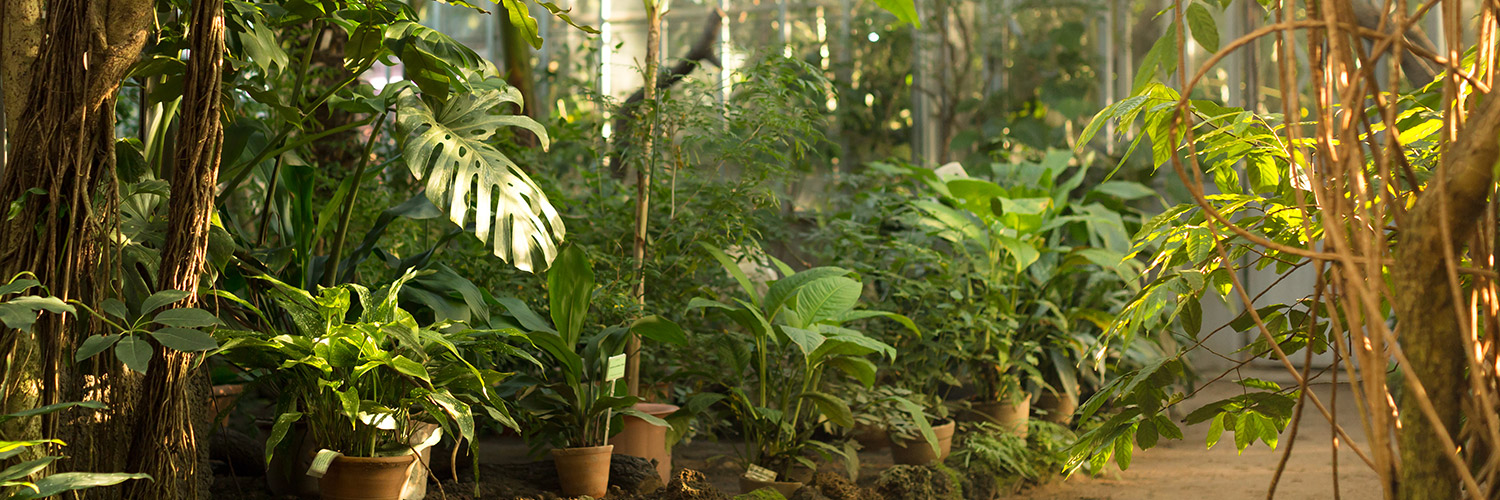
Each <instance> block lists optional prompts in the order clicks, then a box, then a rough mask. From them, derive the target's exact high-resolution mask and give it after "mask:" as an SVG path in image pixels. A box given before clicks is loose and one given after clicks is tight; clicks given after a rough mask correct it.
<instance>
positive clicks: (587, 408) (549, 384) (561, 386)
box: [506, 245, 687, 450]
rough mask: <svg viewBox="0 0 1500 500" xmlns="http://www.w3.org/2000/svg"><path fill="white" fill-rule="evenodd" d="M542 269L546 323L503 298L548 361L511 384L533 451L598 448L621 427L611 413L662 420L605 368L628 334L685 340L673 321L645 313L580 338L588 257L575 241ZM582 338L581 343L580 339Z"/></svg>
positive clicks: (587, 299)
mask: <svg viewBox="0 0 1500 500" xmlns="http://www.w3.org/2000/svg"><path fill="white" fill-rule="evenodd" d="M553 264H554V265H553V266H552V269H550V270H548V271H547V291H548V296H549V298H550V299H551V305H552V307H551V313H552V326H548V325H546V324H545V323H544V322H542V321H541V320H540V317H539V316H538V315H537V314H536V313H534V312H531V311H530V310H529V309H526V308H525V305H524V304H523V303H521V302H519V301H506V305H507V307H508V308H509V311H510V314H511V315H512V316H514V317H515V318H516V319H517V320H518V321H520V322H522V323H524V324H530V325H532V326H530V327H528V328H534V329H535V331H533V332H532V333H531V340H532V342H533V344H534V345H535V346H536V347H537V348H539V349H540V350H541V351H542V352H543V353H545V354H546V355H547V357H549V358H550V359H551V361H552V363H551V364H550V365H548V366H545V367H544V368H545V375H543V376H542V377H540V378H532V377H529V376H526V377H521V378H518V379H517V380H516V381H515V382H514V383H513V384H511V385H512V387H514V388H516V389H515V390H516V396H515V397H516V398H518V399H520V400H521V404H522V405H523V406H524V407H525V408H526V409H527V415H526V419H527V425H526V426H525V432H526V435H527V437H528V440H529V441H530V443H531V446H532V449H533V450H539V449H542V448H543V447H544V446H549V445H550V446H553V447H559V448H578V447H588V446H603V445H604V444H605V443H606V442H607V440H608V438H609V435H610V429H611V428H613V429H615V430H619V429H621V424H620V423H619V422H618V421H617V419H616V418H615V417H616V416H617V415H630V416H634V417H637V418H640V419H642V420H645V421H646V422H649V423H651V424H653V425H660V426H668V425H670V424H668V423H667V422H666V421H664V420H662V419H660V418H657V417H655V416H652V415H649V414H646V413H642V412H640V411H638V410H636V409H635V408H633V407H634V405H635V404H636V403H637V402H640V401H641V399H640V398H638V397H635V396H630V395H628V394H623V392H624V391H623V390H622V389H621V388H620V387H619V385H620V384H618V383H617V382H618V380H617V377H611V376H610V375H609V373H610V371H611V367H612V366H615V365H618V364H620V363H624V357H623V353H624V352H625V343H626V341H627V340H628V339H629V338H630V335H631V334H634V335H639V336H641V337H642V338H646V339H650V340H653V341H657V342H663V343H672V344H682V343H684V342H686V341H687V339H686V337H685V336H684V335H683V333H682V329H681V328H680V327H678V326H677V324H676V323H672V322H671V321H667V320H665V319H662V318H660V317H657V316H647V317H644V318H640V319H637V320H635V321H633V322H631V323H630V324H629V325H628V326H618V325H617V326H610V327H606V328H604V329H603V330H601V331H599V332H598V333H597V334H593V335H590V336H588V337H587V338H585V337H584V336H583V330H584V328H585V325H588V324H589V322H588V316H589V305H590V303H591V302H592V298H593V292H594V288H595V283H594V271H593V268H592V264H590V263H589V261H588V256H586V255H584V251H583V250H582V249H579V248H578V247H577V246H573V245H569V246H566V247H564V248H563V250H562V253H561V255H559V256H558V260H557V261H555V262H554V263H553ZM580 343H581V344H580Z"/></svg>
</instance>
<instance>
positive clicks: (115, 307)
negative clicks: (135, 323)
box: [99, 298, 130, 320]
mask: <svg viewBox="0 0 1500 500" xmlns="http://www.w3.org/2000/svg"><path fill="white" fill-rule="evenodd" d="M99 308H100V309H103V310H104V312H105V314H108V315H110V316H114V317H116V318H119V319H127V320H128V319H130V308H128V307H125V303H124V302H120V300H119V299H113V298H111V299H104V302H103V303H101V304H99Z"/></svg>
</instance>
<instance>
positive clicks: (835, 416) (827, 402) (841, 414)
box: [798, 391, 854, 428]
mask: <svg viewBox="0 0 1500 500" xmlns="http://www.w3.org/2000/svg"><path fill="white" fill-rule="evenodd" d="M798 397H803V398H807V399H811V400H812V402H813V404H814V405H817V407H818V411H819V412H821V413H822V414H823V416H825V417H828V420H829V421H831V422H833V423H834V424H835V425H838V426H841V427H845V428H848V427H854V412H852V411H850V410H849V404H848V403H845V402H844V401H843V400H841V399H839V398H835V397H833V396H831V395H828V394H827V393H822V392H817V391H807V392H804V393H802V394H801V395H799V396H798Z"/></svg>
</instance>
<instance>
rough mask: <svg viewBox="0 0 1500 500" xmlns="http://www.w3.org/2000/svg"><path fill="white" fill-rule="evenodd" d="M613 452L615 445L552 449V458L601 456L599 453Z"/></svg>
mask: <svg viewBox="0 0 1500 500" xmlns="http://www.w3.org/2000/svg"><path fill="white" fill-rule="evenodd" d="M614 450H615V445H612V444H606V445H604V446H579V447H574V448H553V449H552V456H554V457H555V456H558V455H562V456H575V455H598V454H601V453H612V452H614Z"/></svg>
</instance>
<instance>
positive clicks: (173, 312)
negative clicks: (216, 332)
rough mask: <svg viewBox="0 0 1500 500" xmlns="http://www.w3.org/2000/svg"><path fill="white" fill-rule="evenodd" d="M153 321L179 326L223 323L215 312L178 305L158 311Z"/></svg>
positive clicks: (187, 326)
mask: <svg viewBox="0 0 1500 500" xmlns="http://www.w3.org/2000/svg"><path fill="white" fill-rule="evenodd" d="M151 321H152V322H154V323H157V324H160V325H166V326H175V327H178V328H201V327H205V326H213V325H218V324H222V323H221V322H220V321H219V318H218V317H216V316H214V315H213V313H211V312H208V311H205V310H202V309H198V308H196V307H178V308H175V309H167V310H165V311H162V312H160V313H157V315H156V317H154V318H151Z"/></svg>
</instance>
